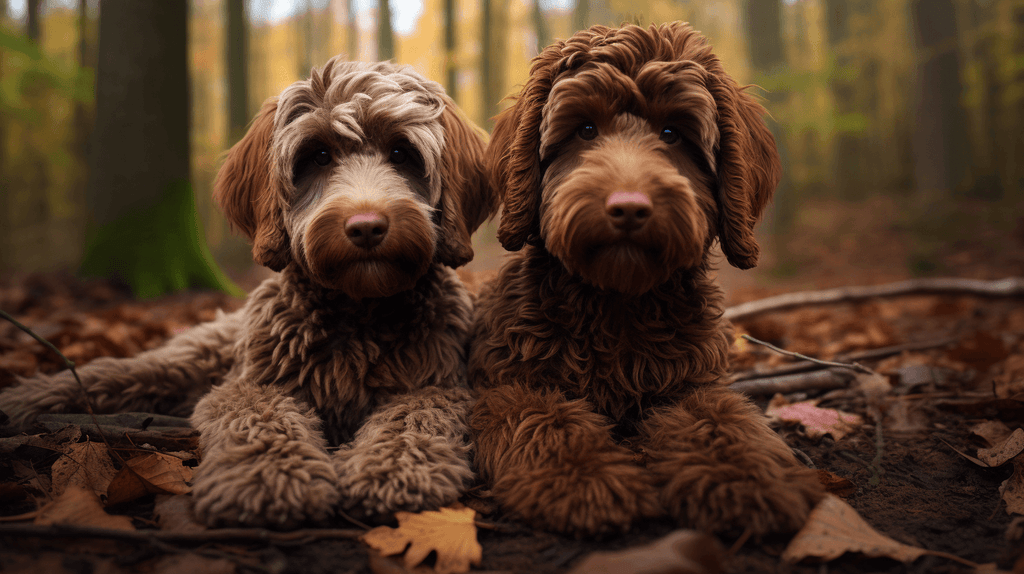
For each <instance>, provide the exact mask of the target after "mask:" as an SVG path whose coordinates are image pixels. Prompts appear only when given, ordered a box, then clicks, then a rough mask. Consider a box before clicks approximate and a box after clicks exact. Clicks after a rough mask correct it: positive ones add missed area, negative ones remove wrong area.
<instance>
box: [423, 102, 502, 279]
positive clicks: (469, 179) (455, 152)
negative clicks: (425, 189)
mask: <svg viewBox="0 0 1024 574" xmlns="http://www.w3.org/2000/svg"><path fill="white" fill-rule="evenodd" d="M441 125H442V126H443V127H444V147H445V151H444V153H443V154H442V157H441V180H442V181H441V189H442V192H441V205H440V206H439V207H440V209H441V222H440V224H441V225H440V227H441V235H440V238H439V240H438V244H437V259H438V261H440V262H441V263H443V264H445V265H448V266H449V267H453V268H454V267H459V266H461V265H465V264H466V263H468V262H469V261H470V260H471V259H473V243H472V235H473V232H474V231H476V229H477V228H478V227H480V224H481V223H483V222H484V220H485V219H487V218H488V217H490V216H491V215H493V214H494V212H495V210H496V209H497V207H498V205H497V204H498V200H497V196H496V194H495V193H494V191H493V189H492V188H491V186H490V184H489V181H488V179H487V172H486V170H485V169H484V149H485V147H486V144H485V142H484V137H483V135H482V134H481V133H480V131H479V130H477V129H476V128H475V127H474V126H473V125H472V124H470V123H469V121H468V120H466V119H465V118H463V117H462V114H461V113H460V112H459V111H458V108H456V106H455V103H454V102H452V101H451V99H449V98H448V97H447V96H446V97H444V111H443V112H442V113H441Z"/></svg>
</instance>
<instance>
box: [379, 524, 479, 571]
mask: <svg viewBox="0 0 1024 574" xmlns="http://www.w3.org/2000/svg"><path fill="white" fill-rule="evenodd" d="M395 518H397V519H398V528H391V527H390V526H379V527H377V528H374V529H373V530H371V531H369V532H367V533H366V534H364V535H363V536H362V537H361V538H360V540H362V541H363V542H365V543H366V544H367V545H368V546H370V547H371V548H374V549H376V550H377V551H379V552H380V553H381V554H382V555H383V556H393V555H395V554H401V553H402V552H403V551H404V552H405V560H404V562H405V566H406V568H412V567H414V566H416V565H417V564H419V563H421V562H423V560H424V559H426V557H427V556H428V555H429V554H430V553H431V552H436V553H437V562H436V563H435V564H434V571H435V572H438V573H441V574H449V573H457V572H468V571H469V566H470V564H476V565H479V564H480V560H481V559H482V558H483V548H482V547H481V546H480V543H479V542H477V540H476V525H475V524H474V523H473V520H474V519H475V518H476V512H475V511H474V510H473V509H472V508H458V509H453V508H442V509H441V510H439V511H433V510H428V511H425V512H420V513H418V514H414V513H411V512H396V513H395ZM406 548H408V550H406Z"/></svg>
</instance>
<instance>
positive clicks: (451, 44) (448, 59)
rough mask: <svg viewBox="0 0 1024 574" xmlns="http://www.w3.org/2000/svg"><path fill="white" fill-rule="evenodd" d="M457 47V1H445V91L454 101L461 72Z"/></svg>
mask: <svg viewBox="0 0 1024 574" xmlns="http://www.w3.org/2000/svg"><path fill="white" fill-rule="evenodd" d="M457 47H458V44H457V42H456V28H455V0H444V89H445V90H446V91H447V92H448V95H449V96H450V97H451V99H453V100H454V99H456V98H457V97H458V76H459V70H458V68H457V67H456V62H455V56H456V54H457V53H458V48H457Z"/></svg>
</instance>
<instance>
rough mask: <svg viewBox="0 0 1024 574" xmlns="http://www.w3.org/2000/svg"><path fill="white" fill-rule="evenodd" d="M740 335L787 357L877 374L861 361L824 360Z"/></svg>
mask: <svg viewBox="0 0 1024 574" xmlns="http://www.w3.org/2000/svg"><path fill="white" fill-rule="evenodd" d="M740 337H743V338H744V339H746V340H748V341H750V342H751V343H756V344H758V345H762V346H764V347H768V348H769V349H771V350H773V351H775V352H776V353H779V354H782V355H786V356H787V357H796V358H797V359H803V360H804V361H810V362H812V363H815V364H818V365H824V366H826V367H841V368H844V369H852V370H854V371H857V372H858V373H864V374H866V375H874V374H875V372H874V371H872V370H871V369H869V368H867V367H865V366H864V365H861V364H860V363H838V362H835V361H822V360H821V359H815V358H814V357H808V356H807V355H802V354H800V353H794V352H793V351H787V350H785V349H780V348H778V347H776V346H775V345H773V344H771V343H768V342H765V341H762V340H760V339H755V338H754V337H751V336H750V335H746V334H743V335H740Z"/></svg>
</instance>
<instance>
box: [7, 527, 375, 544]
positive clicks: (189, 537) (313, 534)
mask: <svg viewBox="0 0 1024 574" xmlns="http://www.w3.org/2000/svg"><path fill="white" fill-rule="evenodd" d="M362 535H363V531H362V530H355V529H351V528H305V529H301V530H292V531H290V532H277V531H273V530H267V529H265V528H216V529H212V530H203V531H200V532H168V531H164V530H116V529H113V528H94V527H86V526H69V525H62V524H54V525H49V526H39V525H35V524H0V536H10V537H20V538H47V539H49V538H102V539H109V540H125V541H128V542H153V541H156V542H168V543H178V544H197V545H202V544H207V543H209V542H227V541H259V542H271V543H289V542H295V541H296V540H305V539H309V540H352V539H356V538H359V537H360V536H362Z"/></svg>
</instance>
